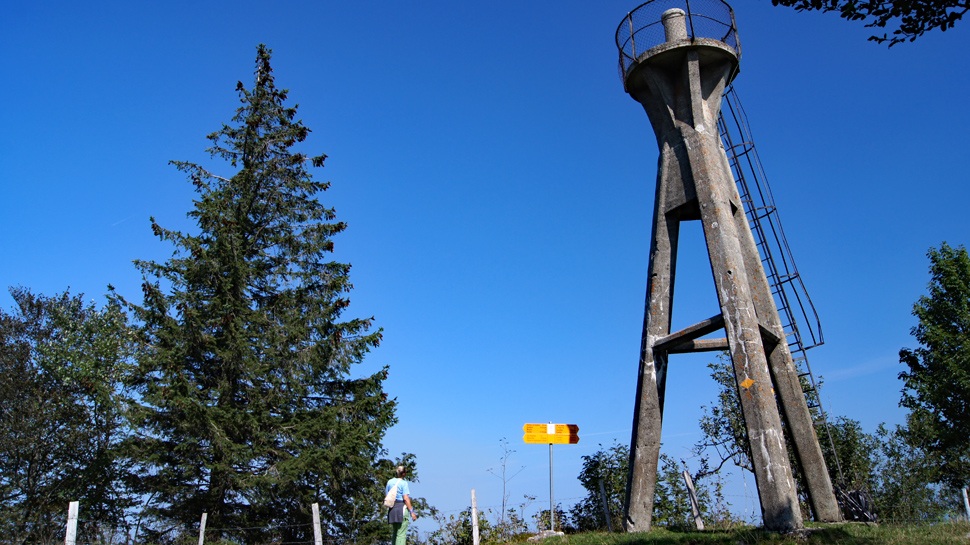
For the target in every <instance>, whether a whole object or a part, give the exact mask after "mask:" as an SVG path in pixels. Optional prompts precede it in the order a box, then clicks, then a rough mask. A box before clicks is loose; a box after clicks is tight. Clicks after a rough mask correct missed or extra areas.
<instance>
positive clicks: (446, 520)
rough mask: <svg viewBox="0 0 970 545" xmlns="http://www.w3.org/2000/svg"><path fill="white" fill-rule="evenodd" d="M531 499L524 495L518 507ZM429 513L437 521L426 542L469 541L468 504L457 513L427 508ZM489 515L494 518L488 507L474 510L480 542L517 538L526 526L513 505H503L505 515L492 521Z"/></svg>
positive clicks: (463, 544)
mask: <svg viewBox="0 0 970 545" xmlns="http://www.w3.org/2000/svg"><path fill="white" fill-rule="evenodd" d="M533 499H534V498H531V497H529V496H526V503H525V504H523V505H522V508H523V509H524V508H525V506H526V505H527V504H528V503H529V502H531V501H532V500H533ZM431 514H432V516H433V517H434V519H435V521H436V522H437V523H438V529H437V530H435V531H433V532H431V533H430V534H429V535H428V538H427V540H426V541H425V543H426V545H472V543H473V537H474V536H473V533H472V532H473V531H472V516H471V507H469V508H467V509H465V510H463V511H461V512H460V513H458V515H449V516H447V517H445V516H444V515H443V514H441V513H439V512H438V511H437V510H435V509H432V510H431ZM490 517H491V518H496V517H495V516H493V515H492V512H491V510H488V509H486V510H484V511H480V512H479V513H478V539H479V542H480V543H485V544H488V543H511V542H515V541H521V540H520V539H519V536H521V535H522V534H523V533H524V532H525V531H526V530H528V525H527V524H526V522H525V520H523V519H522V517H521V516H519V514H518V512H516V510H515V509H514V508H510V509H507V510H506V511H505V515H504V516H502V517H501V518H497V520H495V521H494V522H493V521H490V520H489V519H490ZM547 520H548V519H547Z"/></svg>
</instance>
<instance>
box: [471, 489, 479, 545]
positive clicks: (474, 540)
mask: <svg viewBox="0 0 970 545" xmlns="http://www.w3.org/2000/svg"><path fill="white" fill-rule="evenodd" d="M478 543H479V537H478V500H476V499H475V489H474V488H472V545H478Z"/></svg>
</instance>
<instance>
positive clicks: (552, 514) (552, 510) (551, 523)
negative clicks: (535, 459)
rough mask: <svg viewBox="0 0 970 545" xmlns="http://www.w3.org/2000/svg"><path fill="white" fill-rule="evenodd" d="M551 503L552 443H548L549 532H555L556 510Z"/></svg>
mask: <svg viewBox="0 0 970 545" xmlns="http://www.w3.org/2000/svg"><path fill="white" fill-rule="evenodd" d="M555 505H556V504H555V503H553V501H552V443H549V530H551V531H553V532H555V531H556V515H555V513H556V509H555Z"/></svg>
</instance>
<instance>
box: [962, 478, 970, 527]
mask: <svg viewBox="0 0 970 545" xmlns="http://www.w3.org/2000/svg"><path fill="white" fill-rule="evenodd" d="M963 509H964V511H966V512H967V520H970V500H968V499H967V487H965V486H964V487H963Z"/></svg>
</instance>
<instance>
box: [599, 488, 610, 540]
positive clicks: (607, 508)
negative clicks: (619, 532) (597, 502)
mask: <svg viewBox="0 0 970 545" xmlns="http://www.w3.org/2000/svg"><path fill="white" fill-rule="evenodd" d="M599 481H600V499H601V500H603V516H604V517H606V528H607V529H608V530H609V531H610V533H611V534H612V533H613V517H611V516H610V505H609V503H607V501H606V487H605V486H603V479H600V480H599Z"/></svg>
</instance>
